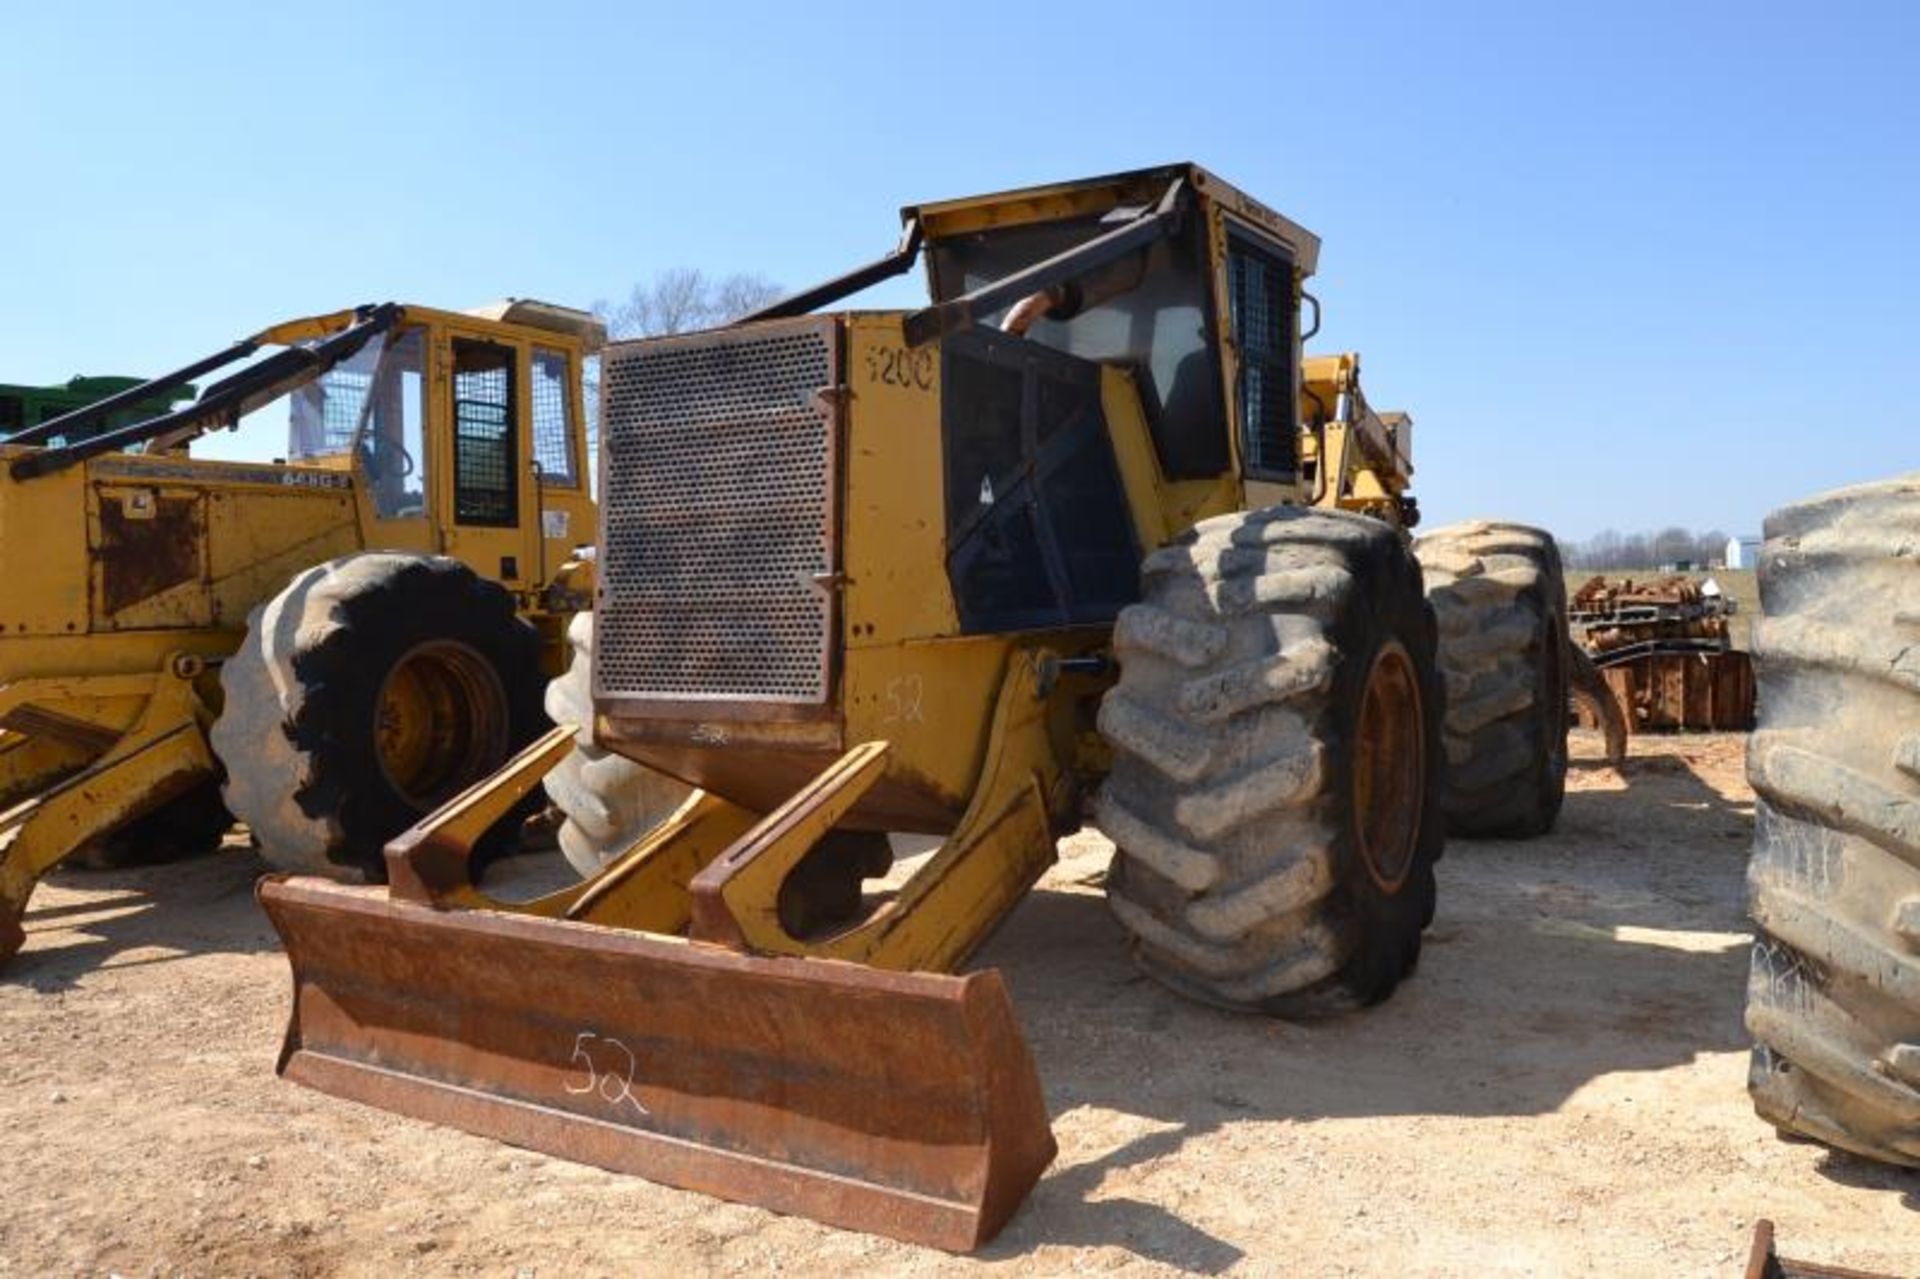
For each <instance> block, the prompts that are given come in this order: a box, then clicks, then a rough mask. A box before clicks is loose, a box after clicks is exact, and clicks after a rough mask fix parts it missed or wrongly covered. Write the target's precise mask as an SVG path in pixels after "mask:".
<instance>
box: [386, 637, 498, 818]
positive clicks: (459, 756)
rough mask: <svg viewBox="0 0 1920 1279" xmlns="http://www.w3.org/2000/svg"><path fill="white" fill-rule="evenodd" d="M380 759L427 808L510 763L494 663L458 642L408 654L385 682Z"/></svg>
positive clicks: (396, 785) (399, 786)
mask: <svg viewBox="0 0 1920 1279" xmlns="http://www.w3.org/2000/svg"><path fill="white" fill-rule="evenodd" d="M374 753H375V755H376V756H377V757H378V759H379V761H380V771H381V773H382V774H383V775H384V776H385V777H386V779H387V783H388V784H389V785H390V786H392V787H393V789H394V790H395V791H397V792H399V794H400V796H401V798H403V799H405V800H406V801H407V802H408V803H409V804H411V805H413V806H414V807H415V808H416V809H420V810H423V811H424V810H426V809H428V808H431V807H433V806H434V805H436V804H438V803H439V802H440V801H442V800H444V799H446V798H447V797H448V796H450V795H452V794H454V793H455V792H456V791H458V790H460V789H461V788H463V787H465V786H467V785H469V784H470V783H472V782H476V781H478V780H479V779H480V778H481V777H482V776H484V775H485V774H486V773H487V772H488V771H489V770H490V769H492V768H494V767H496V766H497V765H498V764H499V763H500V761H501V760H502V759H504V758H506V753H507V695H506V690H505V688H503V687H502V686H501V683H500V677H499V675H498V674H496V673H495V671H494V669H493V665H492V663H490V662H488V661H487V659H486V658H484V657H482V656H481V655H480V654H479V653H477V652H475V651H474V650H473V649H471V648H469V647H468V646H467V645H465V644H462V643H460V642H459V641H457V640H429V641H427V642H426V643H424V644H416V645H415V646H414V647H412V648H410V649H408V650H407V652H406V653H405V654H403V655H402V656H401V658H400V660H399V661H398V662H395V663H394V665H393V669H392V670H391V671H389V672H387V678H386V679H385V680H384V681H382V682H381V685H380V696H379V700H378V701H377V702H376V703H375V716H374Z"/></svg>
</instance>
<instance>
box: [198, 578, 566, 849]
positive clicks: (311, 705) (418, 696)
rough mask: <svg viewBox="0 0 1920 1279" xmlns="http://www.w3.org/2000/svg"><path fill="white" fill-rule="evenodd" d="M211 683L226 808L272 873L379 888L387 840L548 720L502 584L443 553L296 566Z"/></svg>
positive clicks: (526, 644)
mask: <svg viewBox="0 0 1920 1279" xmlns="http://www.w3.org/2000/svg"><path fill="white" fill-rule="evenodd" d="M220 685H221V689H222V691H223V692H224V694H225V705H224V706H223V708H222V710H221V714H220V718H219V719H218V720H217V721H216V722H215V724H214V726H213V731H212V734H211V736H212V739H213V748H214V751H215V753H216V754H218V755H219V757H220V762H221V763H222V764H223V765H224V766H225V767H226V771H227V781H226V786H225V789H224V795H225V798H226V803H227V807H228V808H230V809H231V810H232V811H233V814H234V816H236V817H238V818H239V819H240V820H241V821H243V822H245V823H246V824H247V826H248V827H249V828H250V829H251V830H252V832H253V834H254V836H255V838H256V839H257V840H258V842H259V845H260V853H261V855H262V856H263V857H264V858H265V859H266V860H267V861H268V862H269V863H270V864H271V865H273V866H276V867H279V868H281V869H283V870H302V871H320V872H333V873H338V872H339V871H342V870H346V871H355V872H359V873H360V874H362V875H364V876H366V877H367V878H369V879H374V880H379V879H383V878H384V877H385V874H386V867H385V864H384V862H383V860H382V856H381V850H382V848H383V847H384V845H385V844H386V842H387V841H388V840H389V839H391V838H392V837H393V836H395V835H397V834H399V833H400V832H401V831H403V830H405V829H406V828H407V827H408V826H410V825H412V824H413V823H414V822H415V821H417V820H419V818H420V817H421V816H423V815H424V814H426V813H428V812H430V811H431V810H432V809H434V808H436V807H437V806H439V805H440V804H441V803H442V802H444V801H445V800H447V799H449V798H451V797H452V796H453V795H455V794H457V793H458V792H459V791H461V790H463V789H464V788H466V787H467V786H469V785H471V784H472V783H474V782H476V781H479V780H480V779H481V778H483V777H486V776H487V775H488V774H490V773H492V772H494V771H495V770H497V769H498V768H499V767H500V766H501V765H502V764H503V763H505V762H506V760H507V758H508V757H509V756H510V755H511V754H512V753H513V752H514V751H516V750H518V749H519V748H520V747H522V746H524V745H526V744H527V743H528V742H530V741H532V740H533V739H534V738H535V737H537V736H538V735H539V734H540V733H541V732H542V731H543V730H544V729H545V728H546V726H547V720H546V717H545V715H543V714H542V713H541V708H540V694H541V690H542V688H543V687H544V680H543V677H542V675H541V671H540V639H539V636H538V635H537V634H536V633H535V631H534V629H533V627H532V626H531V625H530V624H528V623H527V622H526V621H525V620H523V619H522V618H520V617H519V616H517V615H516V613H515V610H514V601H513V596H512V595H510V594H509V593H508V592H507V590H506V589H505V588H504V587H502V586H501V585H499V584H498V583H496V582H489V581H487V580H485V579H483V578H481V577H480V576H479V575H478V574H476V573H475V572H474V571H473V570H472V569H470V568H468V567H467V566H466V565H465V564H462V563H461V562H460V561H458V560H455V559H449V558H446V557H444V556H429V555H407V554H398V553H392V552H370V553H366V554H360V555H350V556H346V557H345V558H342V559H337V560H332V561H329V562H328V563H325V564H321V565H319V566H317V567H315V568H310V569H307V570H306V571H305V572H302V573H300V574H299V575H297V576H296V577H295V578H294V579H293V580H292V581H291V582H289V583H288V584H287V586H286V588H285V589H284V590H282V591H281V592H280V593H279V594H278V595H276V596H274V597H273V598H272V599H270V600H268V601H267V602H266V603H265V604H263V605H261V606H260V607H259V608H256V609H255V610H254V611H253V613H252V615H251V616H250V617H249V618H248V619H247V636H246V639H245V641H244V642H242V644H241V645H240V648H239V650H238V651H237V652H235V653H234V655H233V656H232V657H231V658H229V659H228V660H227V662H226V663H225V665H223V666H222V667H221V671H220ZM511 824H512V823H503V824H502V825H503V828H504V827H505V826H507V825H511ZM516 835H517V831H506V830H504V829H503V830H502V831H501V832H499V833H498V834H497V839H498V840H509V841H510V840H511V839H512V838H514V837H515V836H516ZM488 851H491V849H490V848H483V850H482V852H483V855H484V853H485V852H488Z"/></svg>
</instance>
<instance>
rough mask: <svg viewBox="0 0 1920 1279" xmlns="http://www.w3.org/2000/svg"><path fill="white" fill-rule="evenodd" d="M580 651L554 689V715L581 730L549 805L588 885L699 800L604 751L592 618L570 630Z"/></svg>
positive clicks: (551, 778)
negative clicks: (596, 706)
mask: <svg viewBox="0 0 1920 1279" xmlns="http://www.w3.org/2000/svg"><path fill="white" fill-rule="evenodd" d="M567 642H568V644H569V645H570V646H571V648H572V650H573V657H572V660H571V661H570V662H569V663H568V664H567V671H566V674H564V675H562V676H560V678H558V679H556V680H554V681H553V682H552V683H550V684H548V685H547V715H548V716H549V717H550V718H551V719H552V720H553V722H554V723H556V724H577V725H579V726H580V730H579V732H577V733H575V734H574V737H573V749H572V750H571V751H569V752H568V753H567V756H566V758H564V759H562V760H561V761H560V762H559V763H558V764H556V765H555V766H554V768H553V771H552V772H550V773H548V774H547V777H546V782H545V785H546V789H547V798H548V799H549V800H551V801H552V802H553V805H554V807H556V808H558V809H559V810H560V812H561V815H562V816H563V818H564V820H563V821H562V822H561V824H560V832H559V841H560V852H561V853H562V854H563V855H564V856H565V857H566V859H567V864H568V865H570V866H572V867H573V869H574V870H575V871H576V872H578V873H579V874H580V876H581V877H582V878H585V877H587V876H589V875H592V874H594V873H596V872H597V871H599V870H600V868H601V867H603V866H605V865H606V864H607V863H608V862H609V861H611V860H613V858H615V857H617V856H619V855H620V854H621V853H623V852H625V851H626V850H627V849H629V848H631V847H633V845H634V843H635V842H636V841H638V840H639V838H640V837H641V836H642V835H644V834H646V833H647V832H648V831H649V830H652V829H653V828H654V827H655V826H657V825H659V824H660V822H662V821H663V820H665V819H666V817H667V816H668V815H669V814H670V813H672V812H673V810H674V809H676V808H678V807H679V806H680V805H681V804H682V803H683V802H684V801H685V800H686V798H687V796H689V795H691V794H692V793H693V788H692V787H690V786H687V785H686V784H684V783H682V782H677V781H675V780H674V779H673V778H671V777H668V776H666V775H665V774H664V773H657V772H655V771H654V770H652V769H651V768H647V767H645V766H644V765H641V764H636V763H635V762H634V761H632V760H630V759H628V758H627V757H626V756H624V755H616V754H614V753H613V752H612V751H609V750H603V749H602V748H601V747H600V746H598V745H596V744H595V742H594V740H593V614H591V613H578V614H575V616H574V619H573V621H572V622H571V623H569V624H568V626H567Z"/></svg>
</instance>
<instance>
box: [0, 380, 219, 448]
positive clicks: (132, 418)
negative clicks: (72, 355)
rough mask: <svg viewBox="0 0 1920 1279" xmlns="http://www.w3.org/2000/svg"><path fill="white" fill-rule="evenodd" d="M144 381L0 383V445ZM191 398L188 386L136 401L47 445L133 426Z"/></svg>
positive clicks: (190, 389)
mask: <svg viewBox="0 0 1920 1279" xmlns="http://www.w3.org/2000/svg"><path fill="white" fill-rule="evenodd" d="M143 381H145V379H144V378H137V377H75V378H73V379H71V380H69V381H67V382H64V383H58V384H56V385H54V386H17V385H12V384H9V383H5V382H0V442H4V441H5V440H6V438H7V437H8V436H10V435H13V434H15V433H16V432H19V431H24V430H26V429H28V428H29V427H34V426H39V425H40V424H41V423H42V422H51V421H52V420H53V419H54V418H57V417H60V416H62V415H63V414H67V413H71V412H73V411H74V410H76V409H83V408H85V407H87V405H89V404H93V403H96V402H98V401H100V400H104V399H106V398H107V397H108V396H109V395H117V394H119V393H120V392H122V391H126V390H131V389H132V388H133V387H136V386H139V385H140V384H141V383H142V382H143ZM193 396H194V389H193V388H192V387H190V386H189V387H184V388H182V389H180V390H177V391H175V392H173V393H172V394H170V395H169V394H164V393H163V394H160V395H156V396H155V397H154V398H152V399H150V400H137V401H135V402H134V403H132V404H129V405H127V406H126V407H124V408H120V409H117V410H115V411H114V412H112V413H109V414H108V415H107V416H106V417H104V418H101V419H99V420H98V421H95V422H90V423H88V424H87V425H86V426H84V427H82V428H81V429H80V430H79V431H77V432H76V433H75V434H74V435H73V436H72V437H62V438H61V439H59V440H52V441H47V442H48V443H53V444H76V443H79V441H80V440H81V439H88V438H91V437H93V436H96V435H104V434H106V433H107V432H108V431H117V430H119V429H120V428H122V427H125V426H131V425H133V424H134V423H135V422H144V421H146V420H147V419H148V418H155V417H159V416H160V415H161V414H162V413H166V412H169V411H170V410H171V409H172V408H173V407H174V406H175V405H176V404H179V403H182V402H184V401H187V400H191V399H192V398H193Z"/></svg>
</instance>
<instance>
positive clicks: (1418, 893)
mask: <svg viewBox="0 0 1920 1279" xmlns="http://www.w3.org/2000/svg"><path fill="white" fill-rule="evenodd" d="M1114 648H1115V651H1116V653H1117V655H1118V657H1119V660H1120V680H1119V683H1118V684H1117V685H1116V686H1115V687H1114V688H1113V689H1112V690H1111V691H1109V692H1108V694H1107V696H1106V698H1105V700H1104V701H1103V702H1102V704H1101V708H1100V727H1101V731H1102V732H1103V733H1104V734H1105V735H1106V737H1107V740H1108V741H1109V742H1110V743H1111V744H1112V745H1113V748H1114V762H1113V769H1112V772H1111V773H1110V774H1109V776H1108V778H1107V780H1106V782H1105V784H1104V786H1103V787H1102V790H1101V793H1100V797H1099V801H1098V808H1097V820H1098V822H1099V825H1100V827H1101V828H1102V830H1104V831H1105V832H1106V834H1107V835H1108V837H1109V838H1111V839H1112V840H1113V842H1114V844H1115V845H1116V847H1117V852H1116V855H1115V858H1114V864H1113V868H1112V870H1111V871H1110V872H1109V875H1108V880H1107V899H1108V902H1109V904H1110V905H1111V907H1112V909H1113V913H1114V915H1115V917H1116V918H1118V920H1119V921H1120V924H1121V926H1122V927H1123V928H1124V929H1125V930H1126V932H1127V934H1128V937H1129V944H1130V946H1131V948H1132V950H1133V952H1134V955H1135V957H1136V958H1137V959H1138V961H1139V962H1140V963H1141V964H1142V966H1143V967H1144V968H1145V969H1146V970H1147V972H1148V973H1150V974H1151V975H1153V976H1154V977H1156V978H1158V979H1159V980H1160V981H1162V982H1164V983H1166V984H1167V985H1169V986H1171V987H1173V988H1175V989H1176V990H1179V991H1181V992H1183V993H1186V994H1189V995H1192V996H1194V997H1196V998H1199V999H1202V1000H1205V1001H1207V1002H1210V1003H1214V1004H1219V1005H1223V1006H1226V1007H1229V1008H1235V1009H1245V1010H1249V1011H1257V1012H1262V1013H1267V1014H1270V1015H1275V1016H1283V1017H1311V1016H1317V1015H1324V1014H1328V1013H1333V1012H1338V1011H1342V1010H1345V1009H1349V1008H1354V1007H1359V1006H1363V1005H1367V1004H1373V1003H1377V1002H1379V1001H1380V1000H1382V999H1385V998H1386V997H1387V996H1388V995H1389V994H1390V993H1391V992H1392V991H1393V989H1394V987H1395V985H1396V984H1398V983H1399V981H1400V980H1401V979H1402V978H1403V977H1405V976H1406V975H1407V974H1408V973H1410V972H1412V970H1413V968H1414V965H1415V963H1416V962H1417V961H1418V959H1419V954H1420V935H1421V931H1422V930H1423V929H1424V927H1425V926H1426V924H1427V923H1428V922H1429V921H1430V920H1431V918H1432V913H1433V903H1434V877H1433V863H1434V861H1435V859H1436V858H1437V857H1438V856H1439V854H1440V851H1441V847H1442V840H1443V838H1444V836H1443V831H1442V822H1441V817H1440V810H1439V793H1440V787H1439V774H1438V770H1439V767H1440V762H1441V761H1440V750H1441V743H1440V721H1441V716H1442V713H1443V702H1442V697H1443V694H1442V691H1441V686H1440V679H1439V675H1438V673H1437V671H1436V669H1435V666H1434V623H1433V617H1432V614H1431V612H1430V611H1429V609H1428V608H1427V604H1426V601H1425V599H1424V597H1423V596H1422V593H1421V587H1420V569H1419V566H1418V565H1417V564H1416V563H1415V562H1414V560H1413V558H1412V556H1411V555H1409V554H1408V552H1407V550H1406V547H1405V545H1404V544H1403V542H1402V541H1401V539H1400V537H1399V535H1398V534H1397V533H1396V532H1394V530H1392V529H1391V528H1389V527H1388V526H1386V525H1385V524H1382V523H1380V522H1378V521H1376V520H1372V519H1368V518H1366V517H1364V516H1359V515H1352V514H1348V513H1345V512H1338V511H1308V510H1302V509H1299V508H1294V507H1275V508H1271V509H1268V510H1263V511H1255V512H1250V513H1240V514H1234V515H1224V516H1219V517H1217V518H1214V519H1210V520H1206V521H1204V522H1202V523H1201V524H1199V525H1197V526H1195V527H1194V528H1193V529H1192V530H1190V531H1189V532H1188V533H1187V534H1186V535H1185V536H1184V537H1182V538H1181V539H1180V540H1179V541H1177V542H1176V543H1174V544H1173V545H1171V546H1168V547H1166V548H1164V549H1162V550H1160V551H1156V552H1155V553H1154V554H1152V555H1151V556H1149V557H1148V558H1147V561H1146V564H1145V567H1144V570H1143V574H1142V601H1141V602H1140V603H1138V604H1135V605H1132V606H1130V607H1129V608H1127V609H1126V610H1124V611H1123V612H1122V613H1121V615H1120V618H1119V621H1118V623H1117V625H1116V626H1115V629H1114Z"/></svg>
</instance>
